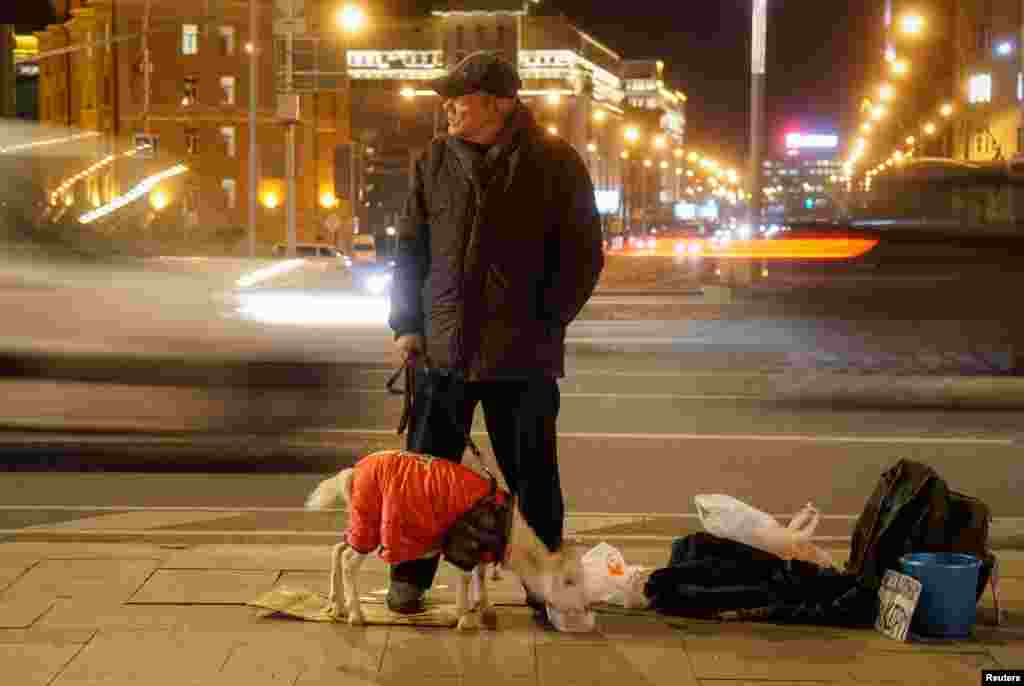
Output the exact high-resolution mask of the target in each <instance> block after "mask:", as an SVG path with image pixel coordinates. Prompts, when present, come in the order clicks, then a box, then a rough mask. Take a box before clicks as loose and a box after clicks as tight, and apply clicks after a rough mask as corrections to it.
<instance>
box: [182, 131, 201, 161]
mask: <svg viewBox="0 0 1024 686" xmlns="http://www.w3.org/2000/svg"><path fill="white" fill-rule="evenodd" d="M185 150H186V151H187V152H188V154H190V155H195V154H197V153H198V152H199V129H185Z"/></svg>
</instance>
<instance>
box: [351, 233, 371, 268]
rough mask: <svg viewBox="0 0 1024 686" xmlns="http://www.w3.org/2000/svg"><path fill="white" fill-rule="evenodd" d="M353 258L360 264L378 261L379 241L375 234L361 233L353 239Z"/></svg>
mask: <svg viewBox="0 0 1024 686" xmlns="http://www.w3.org/2000/svg"><path fill="white" fill-rule="evenodd" d="M352 257H353V260H354V261H355V262H360V263H370V262H376V261H377V239H376V238H374V237H373V234H368V233H359V234H356V235H355V236H353V237H352Z"/></svg>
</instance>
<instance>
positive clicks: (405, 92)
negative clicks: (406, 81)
mask: <svg viewBox="0 0 1024 686" xmlns="http://www.w3.org/2000/svg"><path fill="white" fill-rule="evenodd" d="M399 94H400V95H401V96H402V97H403V98H405V99H407V100H412V99H413V98H415V97H416V89H415V88H411V87H410V86H406V87H405V88H403V89H402V90H401V91H399Z"/></svg>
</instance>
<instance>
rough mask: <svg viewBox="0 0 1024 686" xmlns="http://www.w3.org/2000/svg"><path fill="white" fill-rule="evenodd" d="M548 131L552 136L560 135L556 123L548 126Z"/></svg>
mask: <svg viewBox="0 0 1024 686" xmlns="http://www.w3.org/2000/svg"><path fill="white" fill-rule="evenodd" d="M548 133H550V134H551V135H552V136H557V135H558V127H557V126H555V125H554V124H552V125H551V126H549V127H548Z"/></svg>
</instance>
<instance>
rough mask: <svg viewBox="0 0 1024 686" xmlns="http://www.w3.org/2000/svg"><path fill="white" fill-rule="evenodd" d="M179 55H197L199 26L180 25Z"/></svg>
mask: <svg viewBox="0 0 1024 686" xmlns="http://www.w3.org/2000/svg"><path fill="white" fill-rule="evenodd" d="M181 54H182V55H197V54H199V25H198V24H182V25H181Z"/></svg>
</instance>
